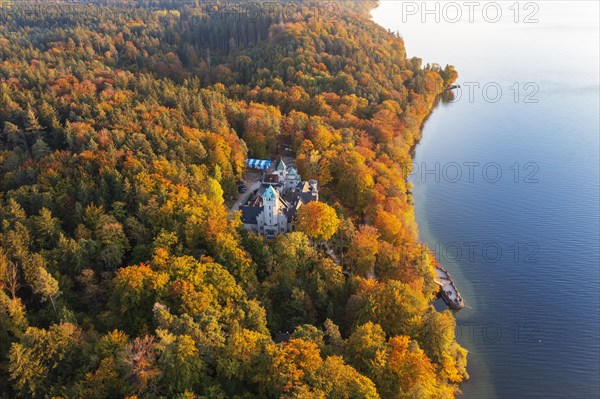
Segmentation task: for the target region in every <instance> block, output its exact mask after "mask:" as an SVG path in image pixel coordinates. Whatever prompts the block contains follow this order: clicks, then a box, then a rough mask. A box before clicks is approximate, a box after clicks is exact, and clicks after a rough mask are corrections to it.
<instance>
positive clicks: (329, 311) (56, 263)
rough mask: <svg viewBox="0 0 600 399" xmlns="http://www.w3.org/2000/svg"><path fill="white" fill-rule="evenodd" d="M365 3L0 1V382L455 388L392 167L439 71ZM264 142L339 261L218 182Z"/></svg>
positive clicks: (405, 198)
mask: <svg viewBox="0 0 600 399" xmlns="http://www.w3.org/2000/svg"><path fill="white" fill-rule="evenodd" d="M373 3H374V2H361V3H352V2H346V1H342V2H340V3H335V4H334V3H329V6H331V5H332V4H334V5H335V7H333V8H331V7H329V8H327V9H326V10H325V9H324V8H323V7H320V6H319V4H322V3H318V2H306V3H294V4H295V7H294V8H293V12H289V9H288V11H285V9H284V8H278V7H270V8H268V9H267V8H266V5H265V8H264V9H263V10H262V11H261V13H260V14H259V16H258V17H256V14H253V17H252V18H251V17H250V15H249V13H248V9H245V8H244V7H239V5H240V3H238V4H237V5H238V6H237V7H236V6H235V4H232V3H228V4H224V3H220V4H217V2H211V3H210V5H206V4H204V5H203V4H202V3H200V5H196V4H195V3H194V5H193V6H192V5H191V4H192V3H191V2H180V3H178V2H173V1H165V2H161V1H138V2H130V1H123V2H111V3H106V5H103V6H99V5H97V4H96V5H91V4H83V3H79V4H77V3H68V4H60V3H59V4H57V3H53V4H47V5H44V4H43V3H26V2H20V3H17V2H15V3H12V4H7V5H3V6H2V8H1V9H0V220H1V225H0V397H4V398H13V397H23V398H29V397H33V398H44V397H48V398H50V397H63V398H86V399H92V398H125V397H138V398H159V397H165V398H255V397H264V398H279V397H282V398H378V397H380V398H444V399H446V398H451V397H453V396H454V394H455V393H456V392H457V384H458V383H459V382H461V381H462V380H463V379H464V378H466V377H467V374H466V370H465V365H466V351H465V350H464V349H462V348H461V347H460V346H458V344H457V343H456V342H455V339H454V326H455V321H454V318H453V316H452V315H451V314H450V312H443V313H439V312H436V311H435V310H434V309H433V308H432V307H431V305H430V303H431V301H432V299H433V298H434V296H435V294H436V291H437V288H436V285H435V283H434V282H433V273H434V272H433V265H434V262H435V261H434V260H433V259H432V257H431V256H430V255H429V254H428V251H427V249H426V248H424V247H423V246H422V245H419V244H418V243H417V232H416V228H417V227H416V225H415V222H414V214H413V207H412V199H411V196H410V186H409V183H407V181H406V176H407V173H408V169H407V168H406V167H405V166H406V165H407V164H409V163H410V159H411V157H410V150H411V148H412V147H413V146H414V145H415V143H416V141H417V140H418V139H419V137H420V127H421V124H422V123H423V121H424V119H425V118H426V117H427V115H428V114H429V112H430V111H431V109H432V106H433V105H434V102H435V101H436V98H437V95H438V94H439V93H440V92H441V91H442V90H443V88H444V87H445V86H447V85H448V84H450V83H451V82H452V81H453V80H454V79H456V72H455V71H454V69H453V68H452V67H446V68H445V69H443V70H442V69H440V68H439V67H437V66H436V67H430V66H423V65H421V61H420V60H419V59H417V58H413V59H407V58H406V53H405V50H404V45H403V41H402V39H401V38H400V37H398V36H396V35H394V34H391V33H389V32H387V31H385V30H384V29H382V28H380V27H379V26H377V25H376V24H375V23H373V22H372V21H371V20H370V17H369V15H368V10H369V8H370V7H372V6H373ZM254 4H258V3H254ZM270 4H271V5H272V3H270ZM283 146H285V147H290V148H291V149H292V150H293V151H294V152H295V154H296V156H297V164H298V167H299V169H300V170H299V171H300V173H301V174H302V177H303V178H305V179H313V178H314V179H316V180H318V181H319V185H320V188H321V200H322V201H324V202H326V203H327V204H329V205H330V206H332V207H333V208H334V209H335V212H336V213H337V218H339V220H340V222H339V226H338V225H337V223H336V226H334V227H335V228H334V230H335V231H336V232H335V234H334V235H333V237H331V238H330V239H329V240H328V243H327V245H328V246H329V247H331V248H333V249H334V250H335V252H336V259H339V260H340V263H341V265H338V264H337V263H336V262H334V261H333V260H332V259H331V258H330V257H329V256H327V255H325V253H324V251H323V250H322V246H323V239H324V237H325V236H328V234H326V235H323V234H320V233H319V232H318V231H311V230H310V229H308V228H306V229H303V228H300V229H299V231H296V232H293V233H290V234H286V235H283V236H280V237H279V238H278V239H276V240H274V241H266V240H264V239H263V238H262V237H260V236H256V235H254V234H248V233H247V232H245V231H243V230H242V228H241V222H240V220H239V215H236V214H234V215H232V214H231V213H230V211H229V210H228V208H227V206H226V205H225V200H229V199H231V198H232V197H233V196H235V195H237V192H236V181H238V180H239V179H240V178H241V177H242V176H243V173H244V161H245V159H246V157H247V156H250V157H259V158H268V157H276V156H277V154H278V152H279V150H280V148H281V147H283ZM309 209H311V208H309ZM305 216H306V215H305ZM308 216H309V217H310V215H308ZM325 222H326V221H325ZM327 238H328V237H327ZM287 332H289V334H287Z"/></svg>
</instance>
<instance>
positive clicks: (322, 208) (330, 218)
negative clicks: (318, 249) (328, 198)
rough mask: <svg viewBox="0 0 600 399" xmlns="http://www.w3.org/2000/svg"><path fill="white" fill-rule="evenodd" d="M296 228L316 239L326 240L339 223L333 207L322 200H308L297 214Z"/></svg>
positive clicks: (331, 235)
mask: <svg viewBox="0 0 600 399" xmlns="http://www.w3.org/2000/svg"><path fill="white" fill-rule="evenodd" d="M296 223H297V227H298V230H300V231H302V232H304V233H305V234H306V235H307V236H309V237H310V238H312V239H315V240H318V241H328V240H329V239H330V238H331V237H333V235H334V234H335V232H336V231H337V228H338V226H339V224H340V220H339V218H338V217H337V215H336V212H335V209H333V208H332V207H330V206H329V205H327V204H325V203H323V202H317V201H313V202H309V203H308V204H306V205H304V206H302V207H300V209H298V214H297V222H296Z"/></svg>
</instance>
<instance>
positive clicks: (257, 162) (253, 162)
mask: <svg viewBox="0 0 600 399" xmlns="http://www.w3.org/2000/svg"><path fill="white" fill-rule="evenodd" d="M246 164H247V165H248V167H249V168H254V169H269V168H270V167H271V161H267V160H264V159H246Z"/></svg>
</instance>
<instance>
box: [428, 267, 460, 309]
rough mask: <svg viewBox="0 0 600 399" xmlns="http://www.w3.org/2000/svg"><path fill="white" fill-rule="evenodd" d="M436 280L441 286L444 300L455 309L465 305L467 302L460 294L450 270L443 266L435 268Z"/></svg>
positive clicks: (441, 294)
mask: <svg viewBox="0 0 600 399" xmlns="http://www.w3.org/2000/svg"><path fill="white" fill-rule="evenodd" d="M435 274H436V278H435V282H436V283H437V285H439V286H440V296H441V297H442V299H444V302H446V304H447V305H448V307H450V308H451V309H454V310H459V309H462V308H464V307H465V303H464V301H463V299H462V297H461V296H460V292H458V289H457V288H456V285H455V284H454V281H452V277H450V273H449V272H448V270H446V269H444V268H443V267H441V266H437V267H436V268H435Z"/></svg>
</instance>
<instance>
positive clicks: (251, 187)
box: [231, 180, 261, 212]
mask: <svg viewBox="0 0 600 399" xmlns="http://www.w3.org/2000/svg"><path fill="white" fill-rule="evenodd" d="M260 184H261V181H260V180H257V181H252V182H246V187H247V188H248V190H247V191H246V192H245V193H241V194H240V196H239V197H238V199H237V200H236V201H235V203H234V204H233V206H232V207H231V211H232V212H235V211H237V210H239V209H240V205H243V204H245V203H246V202H247V201H248V198H249V197H250V195H252V193H253V192H255V191H256V190H258V188H259V187H260Z"/></svg>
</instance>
